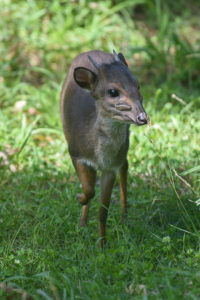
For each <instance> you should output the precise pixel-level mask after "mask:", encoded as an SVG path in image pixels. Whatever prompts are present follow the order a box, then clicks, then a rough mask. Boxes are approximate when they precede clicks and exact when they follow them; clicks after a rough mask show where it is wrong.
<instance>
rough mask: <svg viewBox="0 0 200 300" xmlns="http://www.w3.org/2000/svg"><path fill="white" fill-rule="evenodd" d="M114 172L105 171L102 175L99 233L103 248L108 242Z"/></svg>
mask: <svg viewBox="0 0 200 300" xmlns="http://www.w3.org/2000/svg"><path fill="white" fill-rule="evenodd" d="M115 177H116V176H115V173H114V172H103V173H102V175H101V197H100V203H101V206H100V208H99V234H100V238H101V240H100V246H101V247H102V248H103V247H104V244H105V242H106V239H105V235H106V220H107V216H108V209H109V205H110V198H111V193H112V188H113V184H114V181H115Z"/></svg>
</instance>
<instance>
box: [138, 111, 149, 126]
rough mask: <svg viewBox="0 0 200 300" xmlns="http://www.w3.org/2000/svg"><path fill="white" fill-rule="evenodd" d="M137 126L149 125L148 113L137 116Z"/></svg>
mask: <svg viewBox="0 0 200 300" xmlns="http://www.w3.org/2000/svg"><path fill="white" fill-rule="evenodd" d="M137 124H138V125H144V124H147V114H146V113H140V114H139V115H138V116H137Z"/></svg>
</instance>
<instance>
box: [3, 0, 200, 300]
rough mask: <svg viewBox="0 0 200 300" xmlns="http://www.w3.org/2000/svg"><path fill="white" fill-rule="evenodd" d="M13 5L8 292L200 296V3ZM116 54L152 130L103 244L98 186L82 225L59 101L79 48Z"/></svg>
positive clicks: (143, 132)
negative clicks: (123, 208)
mask: <svg viewBox="0 0 200 300" xmlns="http://www.w3.org/2000/svg"><path fill="white" fill-rule="evenodd" d="M1 3H2V5H1V11H0V43H1V48H0V205H1V215H0V299H2V300H4V299H16V300H17V299H29V300H30V299H47V300H50V299H51V300H52V299H53V300H54V299H55V300H65V299H71V300H73V299H84V300H87V299H88V300H89V299H94V300H96V299H97V300H98V299H103V300H104V299H109V300H112V299H113V300H121V299H123V300H124V299H192V300H193V299H200V176H199V175H200V94H199V90H200V35H199V32H200V26H199V20H198V18H199V13H200V7H199V4H198V1H194V0H193V1H191V2H190V3H189V4H188V3H187V2H186V1H182V3H181V4H177V3H174V2H173V1H166V2H165V5H164V3H163V2H162V1H158V0H157V1H151V0H146V1H145V0H143V1H139V0H136V1H130V0H127V1H108V0H104V1H101V2H98V1H97V2H95V1H93V2H92V1H87V0H84V1H69V0H68V1H58V0H53V1H49V2H48V1H42V0H39V1H34V0H32V1H25V0H21V1H17V0H16V1H11V0H10V1H4V0H1ZM114 3H115V4H114ZM183 8H185V9H183ZM113 48H114V49H115V50H116V51H118V52H119V51H121V52H123V54H124V56H125V57H126V58H127V61H128V64H129V67H130V69H131V71H132V73H133V74H134V75H135V77H136V78H137V79H138V81H139V82H140V86H141V93H142V95H143V98H144V107H145V110H146V111H147V113H148V114H149V116H150V118H151V125H148V126H142V127H140V128H138V127H136V126H134V125H132V126H131V136H130V148H129V153H128V160H129V177H128V205H129V208H128V215H127V217H126V220H125V221H124V222H121V218H120V202H119V178H117V180H116V183H115V186H114V189H113V193H112V200H111V206H110V210H109V217H108V222H107V240H108V242H107V245H106V247H105V249H104V250H101V249H100V248H99V247H98V242H99V237H98V208H99V194H100V189H99V185H98V181H97V186H96V194H95V197H94V199H93V200H92V201H91V209H90V215H89V223H88V226H87V227H86V228H80V227H79V218H80V212H81V206H80V204H79V203H78V201H77V196H76V195H77V193H80V191H81V186H80V183H79V181H78V178H77V176H76V174H75V171H74V169H73V166H72V163H71V161H70V157H69V154H68V149H67V144H66V141H65V139H64V135H63V132H62V126H61V121H60V113H59V97H60V91H61V86H62V83H63V80H64V77H65V75H66V73H67V70H68V68H69V66H70V64H71V61H72V59H73V58H74V57H75V56H76V55H77V54H79V53H81V52H84V51H87V50H91V49H101V50H103V51H107V52H111V51H112V49H113Z"/></svg>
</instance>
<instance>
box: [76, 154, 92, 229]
mask: <svg viewBox="0 0 200 300" xmlns="http://www.w3.org/2000/svg"><path fill="white" fill-rule="evenodd" d="M72 162H73V164H74V167H75V169H76V173H77V175H78V177H79V179H80V182H81V184H82V188H83V193H82V194H80V195H78V198H79V202H80V204H82V205H83V208H82V214H81V219H80V226H85V225H86V224H87V218H88V210H89V205H90V203H89V201H90V199H91V198H93V197H94V194H95V183H96V170H95V169H93V168H92V167H90V166H88V165H86V164H83V163H82V162H80V161H79V160H77V159H74V158H73V159H72Z"/></svg>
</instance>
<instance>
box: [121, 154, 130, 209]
mask: <svg viewBox="0 0 200 300" xmlns="http://www.w3.org/2000/svg"><path fill="white" fill-rule="evenodd" d="M127 173H128V161H127V160H126V161H125V163H124V164H123V166H122V167H121V168H120V201H121V214H122V215H124V214H125V213H126V208H127V202H126V199H127Z"/></svg>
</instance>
